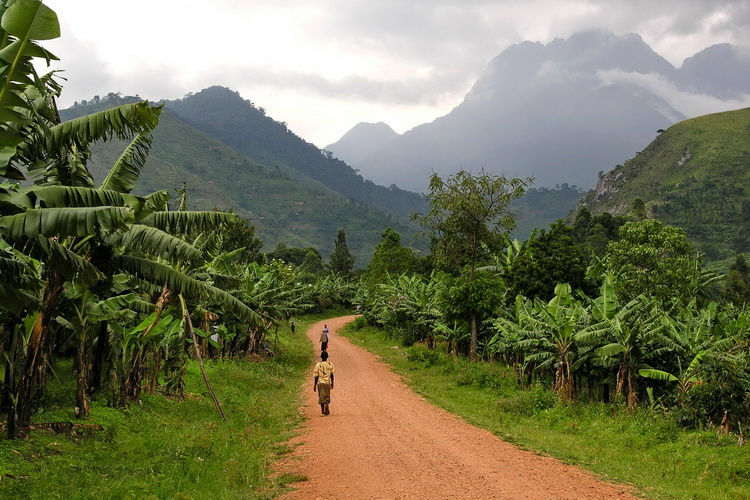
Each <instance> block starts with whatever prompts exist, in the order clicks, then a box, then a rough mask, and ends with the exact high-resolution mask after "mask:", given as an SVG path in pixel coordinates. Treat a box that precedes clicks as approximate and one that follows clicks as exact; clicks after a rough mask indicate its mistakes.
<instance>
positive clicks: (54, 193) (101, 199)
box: [7, 186, 147, 210]
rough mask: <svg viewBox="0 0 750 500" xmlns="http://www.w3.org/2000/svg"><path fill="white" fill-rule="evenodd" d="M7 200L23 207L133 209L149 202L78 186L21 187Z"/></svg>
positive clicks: (139, 208) (140, 207) (126, 195)
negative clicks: (110, 207)
mask: <svg viewBox="0 0 750 500" xmlns="http://www.w3.org/2000/svg"><path fill="white" fill-rule="evenodd" d="M7 201H8V202H10V203H14V204H16V205H18V206H19V207H23V208H37V207H39V208H53V207H61V208H62V207H102V206H113V207H123V206H129V207H131V208H132V209H133V210H142V209H143V208H144V207H145V205H146V203H147V201H146V199H145V198H142V197H140V196H134V195H130V194H123V193H119V192H117V191H114V190H109V189H93V188H87V187H77V186H75V187H74V186H33V187H29V188H24V189H19V190H18V191H17V192H16V193H15V194H14V195H12V196H9V197H8V198H7Z"/></svg>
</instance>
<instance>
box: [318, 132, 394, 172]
mask: <svg viewBox="0 0 750 500" xmlns="http://www.w3.org/2000/svg"><path fill="white" fill-rule="evenodd" d="M396 137H398V134H397V133H396V132H394V131H393V129H392V128H391V127H390V126H388V125H387V124H385V123H383V122H379V123H364V122H362V123H358V124H356V125H355V126H354V127H353V128H352V129H351V130H350V131H348V132H347V133H346V134H344V135H343V137H341V139H339V140H338V141H336V142H334V143H333V144H329V145H328V146H326V147H325V149H326V151H330V152H331V153H333V155H334V156H335V157H336V158H339V159H340V160H343V161H345V162H346V163H348V164H349V165H356V164H357V163H358V162H360V161H362V160H363V159H365V158H366V157H368V156H369V155H371V154H372V153H374V152H375V151H377V150H379V149H381V148H382V147H384V146H385V145H386V144H388V143H389V142H390V141H392V140H393V139H395V138H396Z"/></svg>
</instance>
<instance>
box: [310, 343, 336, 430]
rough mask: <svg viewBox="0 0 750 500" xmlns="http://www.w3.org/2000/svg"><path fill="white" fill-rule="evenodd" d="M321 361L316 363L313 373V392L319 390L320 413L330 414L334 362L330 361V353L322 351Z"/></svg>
mask: <svg viewBox="0 0 750 500" xmlns="http://www.w3.org/2000/svg"><path fill="white" fill-rule="evenodd" d="M320 359H321V361H320V362H319V363H317V364H316V365H315V369H314V370H313V375H315V382H313V392H315V391H317V392H318V403H319V404H320V414H321V415H330V413H331V410H330V409H329V408H328V405H329V404H330V403H331V389H333V363H331V362H330V361H328V353H327V352H326V351H323V352H321V353H320Z"/></svg>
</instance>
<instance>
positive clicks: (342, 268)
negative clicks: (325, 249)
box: [328, 229, 354, 274]
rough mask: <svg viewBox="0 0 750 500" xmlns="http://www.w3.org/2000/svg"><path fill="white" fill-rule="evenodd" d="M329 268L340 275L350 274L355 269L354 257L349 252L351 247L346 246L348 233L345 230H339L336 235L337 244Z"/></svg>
mask: <svg viewBox="0 0 750 500" xmlns="http://www.w3.org/2000/svg"><path fill="white" fill-rule="evenodd" d="M328 267H329V268H330V269H331V271H333V272H334V273H338V274H349V273H350V272H352V268H353V267H354V255H352V254H351V252H349V247H348V246H347V245H346V232H345V231H344V230H343V229H339V232H338V234H337V235H336V243H335V244H334V248H333V253H331V261H330V263H329V264H328Z"/></svg>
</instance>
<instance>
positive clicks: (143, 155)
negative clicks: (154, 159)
mask: <svg viewBox="0 0 750 500" xmlns="http://www.w3.org/2000/svg"><path fill="white" fill-rule="evenodd" d="M150 150H151V134H150V133H148V132H141V133H140V134H138V135H137V136H136V137H135V139H133V141H132V142H131V143H130V144H129V145H128V147H127V148H125V151H123V153H122V155H120V157H119V158H118V159H117V161H116V162H115V164H114V165H112V168H111V169H110V170H109V173H108V174H107V178H106V179H104V182H102V185H101V186H100V188H101V189H113V190H115V191H119V192H121V193H129V192H130V191H132V190H133V188H134V187H135V182H136V181H137V180H138V177H140V175H141V170H142V169H143V165H144V164H145V163H146V159H147V158H148V152H149V151H150Z"/></svg>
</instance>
